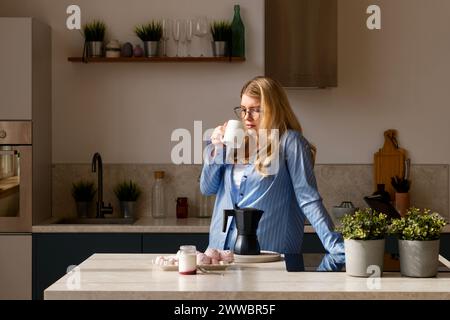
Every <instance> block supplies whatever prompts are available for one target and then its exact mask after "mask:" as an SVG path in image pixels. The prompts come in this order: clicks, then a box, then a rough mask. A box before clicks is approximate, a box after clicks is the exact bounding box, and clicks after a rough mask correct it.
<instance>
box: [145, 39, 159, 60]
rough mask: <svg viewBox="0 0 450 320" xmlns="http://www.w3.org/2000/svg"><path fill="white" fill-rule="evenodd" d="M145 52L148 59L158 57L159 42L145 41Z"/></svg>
mask: <svg viewBox="0 0 450 320" xmlns="http://www.w3.org/2000/svg"><path fill="white" fill-rule="evenodd" d="M144 52H145V56H146V57H156V56H158V52H159V41H144Z"/></svg>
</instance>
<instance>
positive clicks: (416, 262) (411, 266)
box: [398, 240, 440, 278]
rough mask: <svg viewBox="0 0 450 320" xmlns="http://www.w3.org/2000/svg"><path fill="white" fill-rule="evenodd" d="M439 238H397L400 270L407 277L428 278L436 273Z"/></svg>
mask: <svg viewBox="0 0 450 320" xmlns="http://www.w3.org/2000/svg"><path fill="white" fill-rule="evenodd" d="M439 242H440V241H439V240H429V241H411V240H399V241H398V249H399V253H400V271H401V273H402V275H404V276H407V277H417V278H428V277H434V276H436V274H437V270H438V264H439Z"/></svg>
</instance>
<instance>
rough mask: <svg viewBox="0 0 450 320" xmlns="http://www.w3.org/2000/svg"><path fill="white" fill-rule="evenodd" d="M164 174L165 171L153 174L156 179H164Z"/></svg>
mask: <svg viewBox="0 0 450 320" xmlns="http://www.w3.org/2000/svg"><path fill="white" fill-rule="evenodd" d="M164 173H165V172H164V171H155V172H154V173H153V174H154V177H155V179H164Z"/></svg>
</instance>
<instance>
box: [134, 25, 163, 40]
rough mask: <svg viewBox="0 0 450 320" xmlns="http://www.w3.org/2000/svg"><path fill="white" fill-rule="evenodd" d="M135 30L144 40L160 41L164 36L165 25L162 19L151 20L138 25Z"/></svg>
mask: <svg viewBox="0 0 450 320" xmlns="http://www.w3.org/2000/svg"><path fill="white" fill-rule="evenodd" d="M134 32H135V33H136V35H137V36H138V37H139V39H141V40H142V41H159V40H161V37H162V32H163V27H162V23H161V22H160V21H151V22H149V23H147V24H142V25H137V26H136V27H135V28H134Z"/></svg>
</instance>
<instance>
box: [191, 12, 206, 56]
mask: <svg viewBox="0 0 450 320" xmlns="http://www.w3.org/2000/svg"><path fill="white" fill-rule="evenodd" d="M194 34H195V35H196V36H197V37H199V38H200V39H202V38H204V37H206V36H207V35H208V19H207V18H206V17H205V16H202V17H199V18H197V20H196V21H195V29H194ZM203 53H204V51H203V47H202V50H201V54H200V56H201V57H203V56H204V54H203Z"/></svg>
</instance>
